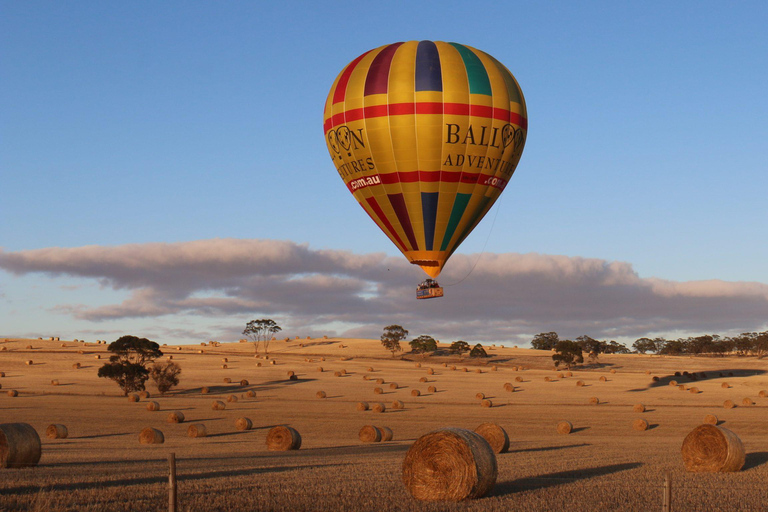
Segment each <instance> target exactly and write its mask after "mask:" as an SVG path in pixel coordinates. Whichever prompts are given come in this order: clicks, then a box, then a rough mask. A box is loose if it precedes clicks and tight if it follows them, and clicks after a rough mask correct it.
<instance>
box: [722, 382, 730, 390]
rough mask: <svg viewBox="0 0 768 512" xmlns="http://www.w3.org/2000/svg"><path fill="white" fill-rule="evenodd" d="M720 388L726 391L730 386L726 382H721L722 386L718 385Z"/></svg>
mask: <svg viewBox="0 0 768 512" xmlns="http://www.w3.org/2000/svg"><path fill="white" fill-rule="evenodd" d="M720 387H721V388H723V389H728V388H730V387H731V385H730V384H728V383H727V382H723V383H722V384H720Z"/></svg>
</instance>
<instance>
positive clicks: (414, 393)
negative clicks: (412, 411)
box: [411, 389, 421, 396]
mask: <svg viewBox="0 0 768 512" xmlns="http://www.w3.org/2000/svg"><path fill="white" fill-rule="evenodd" d="M419 395H421V391H419V390H418V389H412V390H411V396H419Z"/></svg>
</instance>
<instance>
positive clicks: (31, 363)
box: [24, 359, 34, 366]
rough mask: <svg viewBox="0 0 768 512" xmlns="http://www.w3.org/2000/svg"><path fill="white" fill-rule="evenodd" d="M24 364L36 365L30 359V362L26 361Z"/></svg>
mask: <svg viewBox="0 0 768 512" xmlns="http://www.w3.org/2000/svg"><path fill="white" fill-rule="evenodd" d="M24 364H26V365H27V366H32V365H33V364H34V363H33V362H32V360H31V359H28V360H26V361H24Z"/></svg>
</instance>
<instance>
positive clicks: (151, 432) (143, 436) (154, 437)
mask: <svg viewBox="0 0 768 512" xmlns="http://www.w3.org/2000/svg"><path fill="white" fill-rule="evenodd" d="M139 442H140V443H141V444H163V443H164V442H165V436H164V435H163V433H162V432H161V431H159V430H157V429H156V428H152V427H147V428H145V429H144V430H142V431H141V433H140V434H139Z"/></svg>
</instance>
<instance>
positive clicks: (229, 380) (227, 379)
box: [224, 377, 232, 384]
mask: <svg viewBox="0 0 768 512" xmlns="http://www.w3.org/2000/svg"><path fill="white" fill-rule="evenodd" d="M231 382H232V379H230V378H229V377H224V384H229V383H231Z"/></svg>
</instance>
